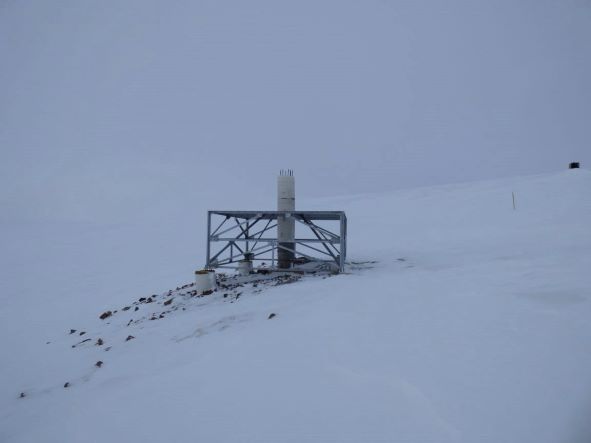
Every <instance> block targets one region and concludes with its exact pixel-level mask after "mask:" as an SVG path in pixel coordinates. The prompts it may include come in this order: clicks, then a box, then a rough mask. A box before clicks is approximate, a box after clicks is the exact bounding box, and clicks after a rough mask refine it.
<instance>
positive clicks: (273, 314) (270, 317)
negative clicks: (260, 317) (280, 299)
mask: <svg viewBox="0 0 591 443" xmlns="http://www.w3.org/2000/svg"><path fill="white" fill-rule="evenodd" d="M276 316H277V314H275V313H274V312H271V313H270V314H269V316H268V317H267V320H271V319H272V318H273V317H276Z"/></svg>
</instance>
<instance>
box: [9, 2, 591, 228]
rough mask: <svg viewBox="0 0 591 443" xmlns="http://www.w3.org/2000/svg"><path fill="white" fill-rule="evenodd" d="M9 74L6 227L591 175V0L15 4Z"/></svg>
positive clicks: (12, 6) (12, 4)
mask: <svg viewBox="0 0 591 443" xmlns="http://www.w3.org/2000/svg"><path fill="white" fill-rule="evenodd" d="M0 63H1V66H2V67H1V69H0V147H1V149H2V162H1V164H0V172H1V177H2V178H1V179H0V180H1V183H0V185H1V186H2V191H1V193H0V199H1V204H2V207H3V210H2V219H3V220H17V221H18V220H62V221H63V220H66V221H69V220H87V219H96V218H105V219H109V218H111V217H114V218H116V216H115V215H114V214H115V213H117V214H125V213H126V211H127V213H132V212H133V213H135V212H137V211H142V212H144V213H145V211H147V213H148V214H151V213H150V210H151V209H150V208H152V207H153V206H154V204H155V205H156V207H158V208H160V209H164V210H165V209H167V208H168V206H167V204H168V203H167V202H174V204H178V202H185V203H186V204H187V205H191V202H192V201H194V200H195V199H199V198H204V199H207V198H211V196H212V195H215V196H216V198H218V199H219V198H221V197H223V199H224V201H226V202H231V204H239V203H241V202H242V203H243V204H241V205H240V206H242V207H250V206H254V205H255V204H259V202H262V201H266V200H268V199H271V200H269V201H270V202H271V204H270V205H271V206H272V202H273V200H272V197H273V194H274V188H273V183H274V181H273V180H274V175H275V173H276V172H277V171H278V170H279V168H287V167H289V168H292V169H295V171H296V176H297V179H298V193H299V194H300V195H302V194H303V195H307V196H312V195H333V194H344V193H359V192H372V191H379V190H382V189H396V188H402V187H411V186H418V185H426V184H437V183H447V182H456V181H466V180H475V179H480V178H492V177H499V176H507V175H518V174H530V173H538V172H546V171H553V170H558V169H563V168H565V167H566V164H567V163H568V162H569V161H571V160H580V161H582V162H583V165H584V166H585V165H588V164H590V163H591V155H590V152H591V125H590V124H589V121H590V120H591V119H590V117H591V86H590V81H589V79H590V78H591V3H590V2H589V1H585V0H560V1H549V0H535V1H534V0H531V1H525V0H500V1H474V0H463V1H435V0H431V1H422V2H421V1H419V2H417V1H394V0H392V1H319V0H314V1H297V2H282V1H259V0H255V1H249V2H245V1H228V2H220V1H217V0H216V1H188V0H186V1H176V2H164V1H149V0H142V1H139V0H138V1H131V0H128V1H124V2H120V1H108V2H90V1H74V0H63V1H57V2H46V1H29V2H20V1H10V0H3V1H2V2H0ZM207 196H209V197H207ZM170 205H172V203H170ZM221 206H223V205H221Z"/></svg>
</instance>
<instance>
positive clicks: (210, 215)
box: [205, 211, 347, 272]
mask: <svg viewBox="0 0 591 443" xmlns="http://www.w3.org/2000/svg"><path fill="white" fill-rule="evenodd" d="M280 217H285V218H290V217H292V218H294V220H295V221H296V222H298V223H299V224H301V225H303V226H305V227H307V228H308V231H306V232H311V233H312V234H313V238H295V239H294V243H295V244H296V245H299V246H302V247H303V248H305V252H303V251H302V249H303V248H299V250H298V249H297V248H296V250H292V249H290V248H287V247H285V246H284V245H282V244H279V243H278V241H277V238H272V237H269V233H270V231H271V230H273V229H274V228H276V227H277V220H278V219H279V218H280ZM216 219H217V220H216ZM322 221H333V222H339V226H340V229H339V233H338V234H337V233H335V232H332V231H331V230H329V229H327V228H325V227H322V226H320V225H319V224H318V222H322ZM212 222H216V223H215V228H214V229H213V231H212V226H214V225H212ZM255 228H256V229H255ZM265 234H267V236H266V237H265ZM213 243H221V249H220V250H219V251H217V252H216V253H215V254H213V255H212V244H213ZM279 248H281V249H285V250H288V251H292V252H294V253H295V254H296V260H298V259H302V258H303V259H304V260H312V261H317V262H327V263H331V264H332V263H334V264H336V266H337V267H338V269H339V272H343V271H344V270H345V259H346V256H347V217H346V215H345V213H344V212H343V211H208V212H207V257H206V261H205V267H206V268H208V269H211V268H236V265H234V266H232V264H233V263H236V264H237V262H239V261H240V260H243V259H245V258H246V257H249V258H250V259H251V260H253V261H265V262H269V261H270V262H271V267H272V268H274V267H275V261H276V257H277V251H278V249H279ZM245 254H248V255H246V256H245Z"/></svg>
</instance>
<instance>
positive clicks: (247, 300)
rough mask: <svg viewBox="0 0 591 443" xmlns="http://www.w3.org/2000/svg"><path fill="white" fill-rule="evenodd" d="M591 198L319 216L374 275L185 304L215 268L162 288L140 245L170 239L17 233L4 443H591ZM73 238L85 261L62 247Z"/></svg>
mask: <svg viewBox="0 0 591 443" xmlns="http://www.w3.org/2000/svg"><path fill="white" fill-rule="evenodd" d="M589 189H591V173H590V172H589V171H585V170H577V171H565V172H562V173H555V174H544V175H538V176H527V177H516V178H511V179H503V180H495V181H487V182H475V183H464V184H454V185H448V186H438V187H428V188H416V189H409V190H401V191H397V192H393V193H384V194H367V195H358V196H348V197H341V198H332V199H329V198H324V199H318V200H309V201H301V200H300V201H298V206H299V207H301V208H302V209H311V210H312V209H343V210H345V211H346V212H347V217H348V220H349V246H348V251H349V257H348V258H349V260H350V261H355V262H363V264H361V265H351V266H350V267H349V270H348V272H347V273H346V274H342V275H338V276H333V277H327V276H306V277H304V278H302V279H301V280H299V281H297V282H293V283H291V284H285V285H280V286H272V285H264V284H260V285H257V287H253V286H252V285H246V286H245V287H244V288H240V289H239V290H237V291H234V292H232V291H227V293H228V294H229V295H228V296H227V297H226V298H224V297H223V294H224V291H222V290H220V291H218V292H215V293H214V294H212V295H210V296H206V297H190V296H189V295H181V294H182V293H183V292H186V291H187V290H189V288H187V289H182V288H181V289H179V291H177V290H176V287H177V285H185V284H187V283H189V282H190V281H191V274H190V273H189V272H187V273H186V279H185V281H184V282H181V281H177V280H172V279H171V278H172V277H171V276H175V277H176V275H175V272H178V271H175V269H177V270H178V269H185V268H190V267H191V266H198V265H196V264H195V260H193V262H190V261H189V260H188V259H187V260H186V261H183V262H182V263H179V262H176V261H175V262H167V261H166V257H165V256H164V257H158V258H155V259H156V260H162V263H163V265H162V273H161V274H158V275H153V276H147V277H145V278H144V277H143V275H142V265H143V264H144V263H145V262H146V260H147V258H146V257H144V252H145V250H144V249H142V245H141V240H140V239H141V235H145V236H151V235H158V234H157V231H156V230H154V231H151V232H140V233H137V232H135V233H134V237H132V238H135V239H137V240H130V237H131V229H130V228H128V227H126V226H119V227H113V226H110V227H103V228H101V227H100V226H97V227H96V230H97V232H96V233H92V232H89V231H88V230H87V229H86V228H85V227H84V226H83V227H80V226H78V227H77V228H76V226H53V227H52V226H49V227H45V229H46V230H47V231H46V232H45V235H44V233H43V232H42V233H39V230H38V229H36V228H37V227H32V228H31V229H28V228H27V227H23V226H20V227H16V226H6V227H5V228H6V229H4V230H3V232H4V234H3V235H4V237H5V238H4V239H3V240H6V244H7V247H8V249H7V254H6V256H5V257H3V263H2V265H3V269H4V270H3V276H2V281H3V286H2V294H0V297H1V300H2V305H1V307H0V325H1V326H0V328H1V330H0V332H1V336H2V349H1V351H2V356H3V357H2V364H1V365H0V380H2V382H1V383H0V441H2V442H7V443H8V442H10V443H16V442H38V441H44V442H60V443H66V442H80V441H86V442H95V441H96V442H99V441H126V442H143V443H145V442H163V441H170V442H190V441H206V442H306V441H309V442H333V441H334V442H391V441H400V442H520V443H527V442H536V443H543V442H559V441H560V442H562V441H564V442H586V441H589V440H590V439H591V429H590V427H589V425H588V423H587V421H588V415H589V412H591V322H589V318H590V315H591V303H590V301H591V273H590V272H589V269H591V254H589V251H590V250H591V235H590V231H589V226H591V194H590V193H589ZM512 193H515V196H516V210H513V206H512ZM179 223H181V224H182V223H185V222H184V221H180V220H179ZM183 226H184V225H183ZM62 229H63V230H70V231H71V232H70V237H69V238H71V242H72V243H71V244H60V245H55V244H51V242H50V241H49V240H48V239H49V238H56V236H55V235H53V234H55V232H57V231H59V230H62ZM77 229H78V230H79V231H77ZM101 229H102V230H101ZM161 229H163V230H165V231H166V233H165V235H164V234H160V235H161V236H162V240H158V241H159V242H161V244H162V245H163V248H164V245H168V247H169V248H174V245H175V243H179V242H181V241H185V239H183V238H181V237H182V236H183V235H184V231H183V230H178V229H175V224H174V219H171V221H170V225H169V226H166V227H164V228H162V227H161ZM24 232H37V233H38V237H37V238H31V239H30V241H31V244H35V245H36V247H37V248H39V246H40V245H41V246H42V248H39V250H41V249H43V248H46V249H48V250H49V251H51V252H52V253H54V254H56V255H55V260H54V261H53V262H52V261H44V262H43V263H44V266H43V267H42V266H40V265H37V264H35V262H34V260H33V258H32V256H33V254H29V255H27V256H28V257H31V260H32V262H28V263H26V264H25V263H22V264H21V265H22V268H19V264H18V263H16V264H15V263H14V260H10V255H11V254H15V255H16V256H18V257H20V256H19V255H18V254H19V248H25V249H26V248H31V251H33V250H34V249H33V247H32V246H30V245H26V244H22V243H20V242H19V241H17V239H22V238H23V237H24V236H23V233H24ZM48 232H50V233H51V235H49V234H47V233H48ZM114 232H115V234H114ZM101 235H105V236H106V238H110V237H109V236H111V235H114V236H115V237H118V238H120V239H121V242H122V246H121V250H110V249H109V248H107V247H102V248H101V245H100V241H99V240H100V238H101ZM195 235H196V236H201V237H202V233H200V232H195ZM126 239H127V240H126ZM81 240H84V241H81ZM81 245H87V246H89V247H90V251H85V247H84V246H81ZM130 249H131V251H132V252H133V253H134V254H135V255H136V256H137V259H136V260H134V261H130V262H127V261H123V260H122V257H127V255H125V254H128V253H129V252H127V251H129V250H130ZM21 253H22V251H21ZM162 255H164V254H162ZM198 256H199V257H200V256H202V255H201V254H199V255H198ZM41 257H42V258H43V257H44V256H43V255H41ZM87 259H89V260H91V262H90V264H89V263H86V262H85V260H87ZM39 260H41V259H39ZM374 261H375V263H372V262H374ZM199 264H200V263H199ZM25 265H26V266H28V267H29V268H30V269H31V272H30V273H27V272H25V268H24V266H25ZM89 268H90V269H89ZM118 268H123V269H125V271H126V272H127V274H126V276H127V279H126V281H125V282H124V281H120V280H116V279H110V277H111V276H113V275H117V269H118ZM109 270H110V271H109ZM109 272H110V273H111V274H109ZM119 272H121V271H120V269H119ZM154 281H157V282H159V283H158V285H159V286H157V287H155V288H153V289H152V290H149V289H146V286H147V285H148V284H152V283H153V282H154ZM167 286H169V287H171V289H172V291H173V293H172V295H167V294H168V291H167V290H165V288H166V287H167ZM152 291H155V292H152ZM237 292H242V294H241V296H240V297H239V298H238V299H236V293H237ZM154 293H156V295H157V296H156V297H155V302H154V303H149V304H146V303H139V302H138V304H137V306H139V307H140V309H139V310H138V311H135V310H134V307H135V305H133V302H135V301H137V300H138V299H139V298H140V297H148V296H150V295H152V294H154ZM170 298H173V301H172V303H171V304H170V305H168V306H164V305H162V304H160V303H162V302H163V301H164V300H167V299H170ZM124 306H132V309H130V310H128V311H121V308H123V307H124ZM174 307H177V308H178V309H177V310H176V311H172V312H169V313H167V314H165V316H164V318H162V319H160V318H159V319H158V320H154V321H150V320H148V318H149V317H150V314H151V313H152V312H161V311H165V310H170V309H172V308H174ZM183 307H184V308H185V310H183V309H182V308H183ZM106 310H118V312H117V313H115V314H114V315H113V316H112V317H109V318H108V319H106V320H100V319H99V315H100V314H101V313H102V312H104V311H106ZM271 313H274V314H276V316H274V317H273V318H271V319H269V316H270V314H271ZM130 318H133V319H134V320H140V319H143V320H141V321H139V322H137V323H132V324H130V325H129V326H127V323H128V321H129V319H130ZM71 328H72V329H76V330H77V332H76V333H74V334H69V332H70V329H71ZM80 331H85V332H86V333H85V335H83V336H80V335H79V332H80ZM129 335H133V336H134V337H135V338H134V339H132V340H129V341H126V337H127V336H129ZM99 337H100V338H102V339H103V340H104V344H103V345H102V346H97V345H95V344H94V343H95V342H96V340H97V339H98V338H99ZM85 338H91V341H90V342H87V343H85V344H82V345H80V346H77V347H76V348H72V345H73V344H75V343H77V342H79V341H81V340H83V339H85ZM47 342H49V344H46V343H47ZM107 347H111V348H110V349H109V350H108V351H106V348H107ZM99 360H100V361H103V362H104V364H103V365H102V367H100V368H97V367H96V366H95V363H96V362H97V361H99ZM66 382H69V383H70V386H69V387H68V388H64V387H63V386H64V383H66ZM21 392H23V393H25V397H24V398H19V394H20V393H21Z"/></svg>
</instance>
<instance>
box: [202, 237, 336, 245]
mask: <svg viewBox="0 0 591 443" xmlns="http://www.w3.org/2000/svg"><path fill="white" fill-rule="evenodd" d="M209 240H210V241H221V242H247V241H259V242H266V243H273V244H275V243H277V239H276V238H253V237H248V238H244V237H242V238H238V237H223V238H220V237H210V238H209ZM294 242H295V243H335V244H337V243H339V242H340V238H335V239H330V240H329V239H327V240H324V239H317V238H296V239H294Z"/></svg>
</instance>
